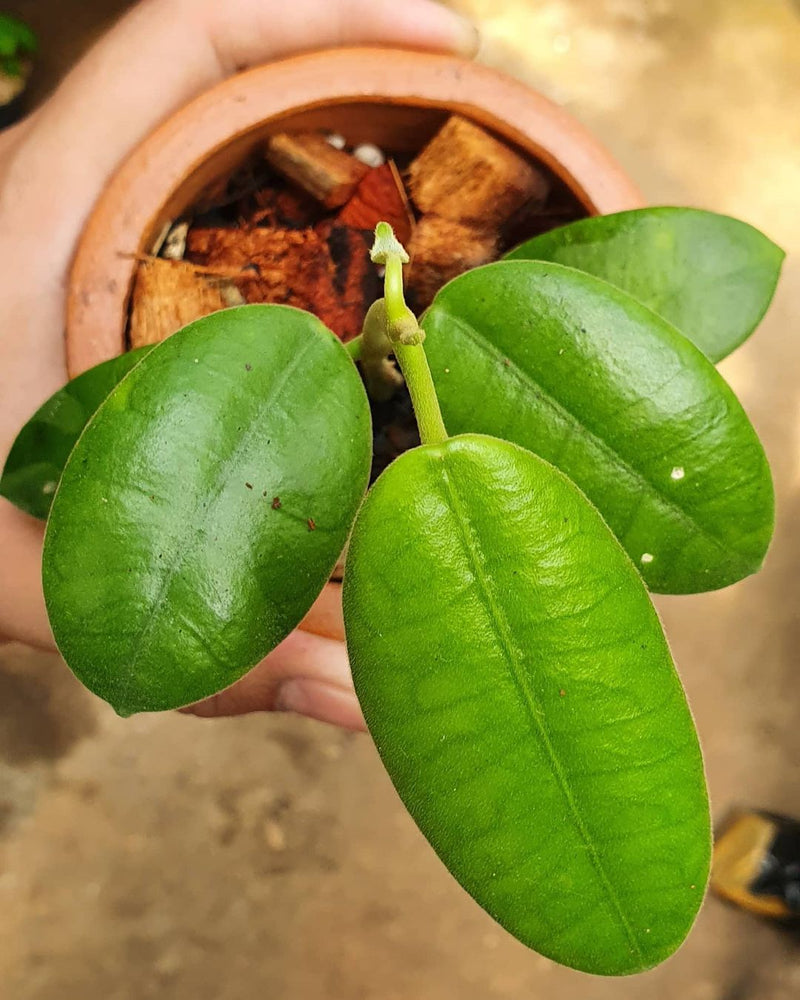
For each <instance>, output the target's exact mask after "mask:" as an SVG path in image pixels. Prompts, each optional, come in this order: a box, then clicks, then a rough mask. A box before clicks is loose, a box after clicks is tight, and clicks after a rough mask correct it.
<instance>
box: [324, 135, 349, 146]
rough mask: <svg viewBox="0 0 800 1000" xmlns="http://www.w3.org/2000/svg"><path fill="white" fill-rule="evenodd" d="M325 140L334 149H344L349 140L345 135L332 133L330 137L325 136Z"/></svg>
mask: <svg viewBox="0 0 800 1000" xmlns="http://www.w3.org/2000/svg"><path fill="white" fill-rule="evenodd" d="M325 138H326V139H327V140H328V143H329V144H330V145H331V146H333V148H334V149H344V147H345V146H346V145H347V139H345V137H344V136H343V135H339V133H338V132H331V133H330V135H327V136H325Z"/></svg>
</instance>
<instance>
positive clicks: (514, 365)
mask: <svg viewBox="0 0 800 1000" xmlns="http://www.w3.org/2000/svg"><path fill="white" fill-rule="evenodd" d="M440 308H442V307H441V306H440ZM442 312H443V313H444V314H445V315H446V316H447V318H448V319H449V320H450V321H451V322H452V323H453V324H454V325H456V326H457V327H458V328H459V329H460V330H462V331H463V332H464V334H465V335H466V336H467V337H469V338H470V339H471V340H472V341H473V343H474V344H475V345H476V346H477V347H478V348H480V349H481V350H483V351H484V352H485V353H486V354H487V355H489V356H490V357H491V358H494V359H496V360H498V361H499V362H500V363H502V364H503V365H504V369H505V371H506V372H511V373H512V374H513V375H514V377H515V378H517V379H518V381H520V382H521V383H522V384H523V385H524V386H525V387H526V388H528V389H533V390H534V391H535V392H536V393H537V394H538V395H539V397H540V398H541V399H542V401H543V402H544V403H546V404H547V405H548V406H550V407H551V409H552V410H553V411H555V412H556V413H557V414H559V415H560V416H561V417H562V418H563V419H564V422H565V423H566V424H567V426H568V427H571V428H572V430H573V432H574V431H575V430H576V429H577V430H579V431H581V432H583V433H584V434H585V435H586V437H587V438H589V439H590V441H591V442H592V443H593V444H594V445H595V446H596V447H597V449H598V450H599V451H600V452H601V453H603V454H605V455H606V456H607V457H608V458H609V459H611V461H612V462H613V463H614V464H616V465H617V466H618V467H619V468H620V469H622V470H623V471H624V472H625V473H626V474H627V475H628V476H629V477H630V478H631V479H632V480H633V481H634V483H637V484H638V485H639V486H641V487H642V488H643V489H644V491H645V492H647V493H648V494H649V495H650V496H651V497H652V498H653V499H654V500H655V501H656V503H657V504H658V505H660V506H661V507H662V508H664V509H665V510H666V511H667V513H668V514H671V515H674V516H676V517H677V519H678V520H679V521H681V522H682V523H684V524H686V525H688V527H689V528H690V529H692V530H693V531H694V532H695V534H698V535H700V536H701V538H703V539H704V540H705V541H707V542H708V543H709V544H711V545H713V546H714V547H715V548H717V549H718V550H719V551H720V552H721V553H722V554H723V555H725V556H726V557H727V558H730V556H731V554H732V553H734V554H735V555H736V556H737V557H739V559H740V560H741V561H742V566H743V567H744V568H745V569H746V568H748V567H749V566H750V565H751V558H750V557H749V556H748V555H747V554H746V553H743V552H740V551H737V549H736V546H735V545H734V544H733V543H732V542H731V541H730V540H729V539H724V538H721V537H720V536H718V535H716V534H715V533H714V532H712V531H710V530H709V529H708V528H706V527H705V526H704V525H702V524H700V523H699V522H698V521H697V520H696V519H695V518H694V517H693V516H692V515H691V514H690V513H689V512H688V511H687V510H685V509H684V508H683V507H681V506H680V504H678V503H676V502H675V501H674V500H672V499H670V498H669V497H667V496H665V495H664V494H663V493H662V492H661V491H660V490H659V489H658V487H657V486H656V485H655V483H653V482H652V481H651V480H650V479H648V478H647V477H646V476H645V475H644V473H643V472H641V471H640V470H639V469H637V468H636V467H635V466H633V465H631V464H630V463H629V462H628V461H627V459H625V458H623V456H622V455H620V453H619V452H618V451H617V450H616V449H615V448H614V447H613V445H611V444H609V443H608V441H606V440H605V438H603V437H601V436H600V435H599V434H598V433H597V432H596V431H594V430H592V429H591V428H590V427H587V426H586V424H584V423H583V422H582V421H581V420H580V419H579V418H578V417H577V416H576V415H575V414H574V413H573V412H572V410H570V409H568V408H567V407H566V406H565V405H564V404H563V403H562V402H561V401H560V400H558V399H556V398H555V396H553V395H551V393H549V392H548V391H547V390H546V389H545V388H544V386H542V384H541V383H540V382H537V381H536V379H534V378H533V377H532V376H531V375H529V374H528V373H527V372H526V371H525V369H524V368H522V367H521V366H520V365H519V363H518V362H517V361H516V360H515V359H514V358H513V357H512V356H511V355H510V354H504V353H503V352H502V351H500V350H499V349H498V348H497V347H495V345H494V344H492V343H491V342H489V341H487V340H486V338H485V337H482V336H481V335H480V333H479V332H478V331H477V330H476V329H475V328H474V327H473V326H472V325H471V324H469V323H467V322H466V321H465V320H464V319H463V318H462V317H459V316H454V315H453V314H452V313H451V312H449V311H448V310H446V309H444V308H442ZM506 361H510V362H511V364H510V365H505V362H506ZM553 464H555V463H553ZM559 467H560V466H559Z"/></svg>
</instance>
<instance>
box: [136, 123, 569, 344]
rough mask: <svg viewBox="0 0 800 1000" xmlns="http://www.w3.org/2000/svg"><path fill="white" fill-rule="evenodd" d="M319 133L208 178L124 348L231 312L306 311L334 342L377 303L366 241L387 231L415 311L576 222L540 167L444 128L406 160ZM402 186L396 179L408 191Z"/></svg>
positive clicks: (140, 286)
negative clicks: (467, 274)
mask: <svg viewBox="0 0 800 1000" xmlns="http://www.w3.org/2000/svg"><path fill="white" fill-rule="evenodd" d="M394 152H395V151H393V150H390V149H382V148H380V147H378V146H375V145H372V144H370V143H361V144H357V145H355V147H353V146H351V145H350V144H349V143H348V141H347V137H346V136H343V135H340V134H338V133H331V134H326V133H323V132H299V133H291V134H289V133H281V134H278V135H274V136H272V137H271V138H270V139H269V140H268V142H267V145H266V147H265V148H263V149H260V150H255V151H254V152H253V153H252V154H251V155H250V156H249V158H248V159H247V160H246V161H245V162H244V163H242V165H241V166H240V167H239V169H238V170H237V171H235V172H234V173H233V174H231V175H229V176H223V177H217V178H215V179H214V180H213V181H211V182H210V183H209V184H208V185H207V186H206V187H205V188H204V190H203V191H202V193H201V195H200V196H198V200H197V202H196V203H195V205H194V206H193V207H192V208H191V209H190V210H189V212H188V213H187V214H186V215H184V216H183V217H181V218H180V219H178V220H176V221H175V222H174V223H172V224H171V225H167V226H166V227H165V229H164V231H163V233H162V234H161V239H160V241H159V243H158V245H157V246H155V247H154V250H153V252H154V253H156V254H158V255H159V258H160V259H159V260H155V259H152V260H151V259H148V260H147V261H146V262H143V263H141V264H140V265H139V267H138V269H137V274H136V281H135V287H134V292H133V297H132V302H131V319H130V329H129V340H130V343H131V345H136V346H138V345H141V344H148V343H154V342H156V341H157V340H161V339H163V338H164V337H166V336H168V335H169V334H170V333H172V332H174V331H175V330H177V329H179V328H180V326H182V325H183V324H185V323H187V322H189V321H191V320H193V319H196V318H198V317H199V316H204V315H206V314H208V313H209V312H213V311H214V310H216V309H222V308H225V307H226V306H229V305H232V304H236V303H241V302H275V303H282V304H286V305H292V306H296V307H298V308H300V309H307V310H309V311H311V312H313V313H315V314H316V315H317V316H319V317H320V319H321V320H322V321H323V322H324V323H326V324H327V325H328V326H329V327H330V328H331V329H332V330H333V331H334V332H335V333H336V334H337V335H338V336H339V337H341V338H342V339H343V340H345V341H346V340H350V339H351V338H353V337H355V336H357V335H358V334H359V333H360V332H361V324H362V322H363V319H364V315H365V313H366V310H367V308H368V307H369V306H370V305H371V304H372V302H373V301H374V300H375V299H376V298H377V297H378V296H379V295H380V293H381V290H380V281H379V277H378V275H377V274H376V272H375V269H374V267H372V265H371V264H370V262H369V256H368V247H369V242H370V237H369V235H367V234H369V233H371V232H372V230H373V229H374V228H375V225H376V224H377V223H378V222H379V221H381V220H385V221H388V222H389V223H390V224H391V225H392V227H393V228H394V230H395V232H396V233H397V235H398V238H399V239H400V241H401V242H402V243H404V244H405V245H406V246H407V247H408V248H409V251H410V255H411V264H410V267H409V269H408V275H407V278H408V291H409V298H410V300H411V301H412V304H413V305H414V306H415V307H416V308H418V309H419V308H424V307H426V306H427V305H428V304H429V303H430V302H431V300H432V299H433V297H434V296H435V294H436V293H437V292H438V290H439V289H440V288H441V287H442V285H444V284H445V283H446V282H447V281H449V280H450V279H451V278H454V277H456V276H457V275H458V274H460V273H462V272H463V271H466V270H469V269H471V268H474V267H477V266H479V265H481V264H485V263H489V262H491V261H493V260H496V259H498V257H499V256H500V255H501V254H502V253H503V252H505V251H506V250H508V249H510V247H511V246H514V245H516V244H517V243H519V242H522V241H523V240H525V239H529V238H530V237H531V236H534V235H537V234H538V233H540V232H544V231H546V230H547V229H551V228H553V227H554V226H556V225H559V224H562V223H564V222H568V221H572V220H573V219H575V218H579V217H581V216H582V215H584V214H585V210H584V209H583V208H582V206H581V205H580V203H579V202H578V201H577V199H576V198H575V196H574V195H573V194H572V193H571V192H569V191H568V190H567V188H566V187H565V186H564V185H563V184H561V183H560V182H559V181H558V180H556V179H555V178H553V177H552V176H551V175H550V173H549V171H547V170H546V168H544V167H539V166H537V165H534V164H533V163H531V162H530V160H529V159H527V158H526V157H524V156H522V155H521V154H520V153H519V152H518V151H516V150H515V149H513V148H512V147H511V146H509V145H507V144H506V143H504V142H501V141H500V140H499V139H498V138H496V137H495V136H494V135H492V134H490V133H489V132H487V131H486V130H485V129H483V128H481V127H480V126H479V125H476V124H475V123H474V122H472V121H469V120H468V119H466V118H463V117H462V116H460V115H454V116H452V117H451V118H449V119H448V120H447V121H446V122H445V124H444V125H443V126H442V128H441V129H440V130H439V132H438V133H437V134H436V135H434V137H433V138H432V139H431V140H430V142H428V144H427V145H426V146H425V148H424V149H423V150H422V151H421V152H420V153H419V154H418V155H417V156H416V157H415V158H413V159H412V158H410V157H408V155H407V154H399V159H398V164H399V168H400V169H398V166H397V165H395V161H394V159H393V154H394ZM403 177H405V178H407V181H408V191H407V190H406V184H405V183H404V180H403Z"/></svg>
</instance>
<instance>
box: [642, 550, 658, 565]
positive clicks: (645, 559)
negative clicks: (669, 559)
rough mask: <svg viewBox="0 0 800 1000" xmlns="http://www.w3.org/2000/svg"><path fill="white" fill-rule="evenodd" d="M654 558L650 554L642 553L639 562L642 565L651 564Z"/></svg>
mask: <svg viewBox="0 0 800 1000" xmlns="http://www.w3.org/2000/svg"><path fill="white" fill-rule="evenodd" d="M654 558H655V557H654V556H653V554H652V553H651V552H643V553H642V558H641V560H640V561H641V562H643V563H651V562H652V561H653V559H654Z"/></svg>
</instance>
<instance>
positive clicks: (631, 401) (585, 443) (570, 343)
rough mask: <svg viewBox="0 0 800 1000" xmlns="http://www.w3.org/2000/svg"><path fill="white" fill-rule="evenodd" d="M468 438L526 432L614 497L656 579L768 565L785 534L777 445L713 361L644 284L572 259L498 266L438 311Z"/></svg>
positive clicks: (437, 374)
mask: <svg viewBox="0 0 800 1000" xmlns="http://www.w3.org/2000/svg"><path fill="white" fill-rule="evenodd" d="M422 325H423V326H424V328H425V330H426V331H427V334H428V336H427V340H426V342H425V347H426V350H427V353H428V357H429V358H430V363H431V370H432V372H433V378H434V381H435V383H436V388H437V391H438V393H439V397H440V400H441V405H442V412H443V413H444V419H445V424H446V425H447V428H448V430H449V431H450V433H452V434H458V433H463V432H465V431H478V432H482V433H486V434H493V435H495V436H496V437H500V438H505V439H507V440H510V441H515V442H516V443H517V444H520V445H522V446H523V447H526V448H529V449H530V450H531V451H533V452H535V453H536V454H537V455H540V456H541V457H542V458H544V459H546V460H547V461H549V462H552V463H553V464H554V465H556V466H558V468H560V469H561V470H562V471H563V472H565V473H566V474H567V475H568V476H569V477H570V479H572V480H573V481H574V482H575V483H577V485H578V486H580V488H581V489H582V490H583V492H584V493H586V495H587V496H588V497H589V499H590V500H591V501H592V502H593V503H594V504H595V505H596V506H597V507H598V509H599V510H600V511H601V513H602V514H603V516H604V517H605V519H606V521H607V522H608V524H609V525H610V527H611V529H612V530H613V531H614V533H615V534H616V535H617V537H618V538H619V539H620V541H621V542H622V544H623V545H624V546H625V548H626V549H627V551H628V552H629V554H630V556H631V558H632V559H633V561H634V562H635V563H636V565H637V566H638V567H639V569H640V571H641V573H642V575H643V576H644V578H645V580H646V582H647V584H648V586H649V587H650V589H651V590H654V591H660V592H663V593H693V592H697V591H704V590H714V589H716V588H718V587H724V586H726V585H728V584H730V583H734V582H735V581H736V580H739V579H741V578H742V577H744V576H747V575H748V574H749V573H753V572H755V570H757V569H758V567H759V566H760V565H761V562H762V560H763V558H764V554H765V552H766V550H767V547H768V545H769V541H770V538H771V535H772V525H773V516H774V499H773V491H772V480H771V477H770V472H769V467H768V465H767V460H766V458H765V456H764V451H763V449H762V447H761V444H760V442H759V440H758V438H757V436H756V434H755V431H754V430H753V428H752V426H751V424H750V422H749V420H748V419H747V416H746V415H745V413H744V411H743V410H742V407H741V405H740V404H739V402H738V400H737V399H736V397H735V396H734V394H733V392H732V391H731V390H730V388H729V387H728V385H727V383H726V382H725V381H724V380H723V378H722V377H721V376H720V375H719V373H718V372H717V371H716V369H715V368H714V367H713V365H712V364H711V363H710V362H709V361H708V360H707V358H705V357H704V356H703V355H702V354H701V353H700V351H698V350H697V348H695V347H694V346H693V345H692V344H691V343H689V341H688V340H687V339H686V338H685V337H683V336H681V335H680V334H679V333H678V332H677V331H676V330H675V328H674V327H672V326H670V325H669V324H668V323H666V322H665V321H664V320H662V319H660V318H659V317H658V316H656V315H655V314H654V313H653V312H652V311H651V310H649V309H647V308H646V307H644V306H642V305H641V304H640V303H638V302H636V301H635V300H634V299H633V298H631V297H630V296H629V295H627V294H625V293H624V292H621V291H619V290H618V289H615V288H613V287H612V286H610V285H609V284H608V283H607V282H603V281H600V280H599V279H597V278H594V277H592V276H591V275H588V274H583V273H582V272H580V271H575V270H573V269H571V268H565V267H562V266H561V265H558V264H548V263H541V262H537V261H509V262H504V263H499V264H490V265H488V266H487V267H482V268H478V269H477V270H475V271H470V272H469V273H468V274H465V275H462V276H461V277H460V278H457V279H456V280H455V281H452V282H450V284H448V285H446V286H445V287H444V288H443V289H442V290H441V291H440V292H439V294H438V296H437V297H436V299H435V300H434V302H433V305H432V306H431V308H430V309H429V311H428V312H427V313H426V315H425V317H424V318H423V324H422Z"/></svg>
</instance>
